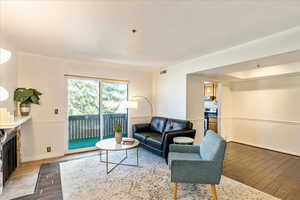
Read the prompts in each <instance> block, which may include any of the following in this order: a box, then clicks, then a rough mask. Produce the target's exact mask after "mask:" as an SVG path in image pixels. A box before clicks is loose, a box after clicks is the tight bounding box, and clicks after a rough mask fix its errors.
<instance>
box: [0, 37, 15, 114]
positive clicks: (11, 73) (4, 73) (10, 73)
mask: <svg viewBox="0 0 300 200" xmlns="http://www.w3.org/2000/svg"><path fill="white" fill-rule="evenodd" d="M0 44H1V45H0V47H1V48H4V49H7V50H9V51H11V52H12V57H11V59H10V60H9V61H8V62H6V63H4V64H1V65H0V86H2V87H4V88H5V89H7V90H8V92H9V99H8V100H6V101H3V102H0V107H4V108H8V110H9V112H11V114H13V112H14V110H15V109H14V101H13V94H14V90H15V88H16V86H17V56H16V50H15V45H14V43H13V42H11V41H10V40H8V39H7V38H4V36H3V35H0Z"/></svg>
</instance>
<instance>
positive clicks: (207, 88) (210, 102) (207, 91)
mask: <svg viewBox="0 0 300 200" xmlns="http://www.w3.org/2000/svg"><path fill="white" fill-rule="evenodd" d="M217 90H218V83H216V82H213V81H204V132H206V131H207V130H212V131H214V132H216V133H218V132H219V130H218V126H219V124H218V114H219V104H218V98H219V97H218V95H217Z"/></svg>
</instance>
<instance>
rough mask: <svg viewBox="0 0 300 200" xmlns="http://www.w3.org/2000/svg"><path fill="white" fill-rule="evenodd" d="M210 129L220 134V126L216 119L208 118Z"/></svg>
mask: <svg viewBox="0 0 300 200" xmlns="http://www.w3.org/2000/svg"><path fill="white" fill-rule="evenodd" d="M208 129H209V130H212V131H214V132H216V133H217V132H218V124H217V118H216V117H208Z"/></svg>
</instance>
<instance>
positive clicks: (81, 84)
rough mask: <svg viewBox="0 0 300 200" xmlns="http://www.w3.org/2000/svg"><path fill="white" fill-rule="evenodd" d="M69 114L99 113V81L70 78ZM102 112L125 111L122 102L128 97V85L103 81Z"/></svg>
mask: <svg viewBox="0 0 300 200" xmlns="http://www.w3.org/2000/svg"><path fill="white" fill-rule="evenodd" d="M68 87H69V95H68V96H69V98H68V101H69V106H68V113H69V115H85V114H99V105H100V102H99V87H100V86H99V81H96V80H78V79H69V81H68ZM101 87H102V108H103V110H102V112H103V113H104V114H110V113H125V112H126V109H122V108H120V103H121V102H122V101H124V100H126V99H127V85H126V84H120V83H101Z"/></svg>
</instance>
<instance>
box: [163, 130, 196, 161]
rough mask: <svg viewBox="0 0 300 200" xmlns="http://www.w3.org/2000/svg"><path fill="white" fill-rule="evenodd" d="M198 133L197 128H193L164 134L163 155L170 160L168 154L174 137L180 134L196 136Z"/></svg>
mask: <svg viewBox="0 0 300 200" xmlns="http://www.w3.org/2000/svg"><path fill="white" fill-rule="evenodd" d="M195 134H196V130H195V129H191V130H178V131H167V132H164V134H163V140H162V143H163V149H162V150H163V157H164V158H165V159H166V161H168V154H169V145H170V144H173V143H174V142H173V138H174V137H178V136H185V137H191V138H194V137H195Z"/></svg>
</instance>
